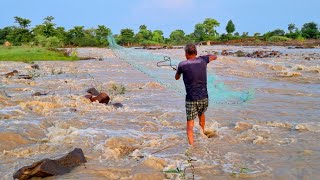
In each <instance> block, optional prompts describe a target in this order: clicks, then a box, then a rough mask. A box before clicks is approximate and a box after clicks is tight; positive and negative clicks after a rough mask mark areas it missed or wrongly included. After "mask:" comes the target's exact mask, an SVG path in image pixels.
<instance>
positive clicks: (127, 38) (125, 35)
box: [118, 28, 134, 45]
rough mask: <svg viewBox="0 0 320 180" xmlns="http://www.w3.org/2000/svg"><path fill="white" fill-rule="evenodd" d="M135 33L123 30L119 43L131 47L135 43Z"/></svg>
mask: <svg viewBox="0 0 320 180" xmlns="http://www.w3.org/2000/svg"><path fill="white" fill-rule="evenodd" d="M133 36H134V32H133V30H132V29H129V28H126V29H121V33H120V36H119V37H118V43H120V44H122V45H124V44H127V45H130V43H132V42H133Z"/></svg>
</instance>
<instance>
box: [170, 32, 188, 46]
mask: <svg viewBox="0 0 320 180" xmlns="http://www.w3.org/2000/svg"><path fill="white" fill-rule="evenodd" d="M170 42H171V43H172V44H175V45H181V44H185V43H186V38H185V33H184V31H183V30H181V29H178V30H175V31H173V32H172V33H171V34H170Z"/></svg>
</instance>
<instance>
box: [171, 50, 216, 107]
mask: <svg viewBox="0 0 320 180" xmlns="http://www.w3.org/2000/svg"><path fill="white" fill-rule="evenodd" d="M209 56H210V55H207V56H199V57H197V58H195V59H189V60H186V61H182V62H180V63H179V66H178V70H177V73H178V74H182V75H183V82H184V85H185V87H186V93H187V95H186V101H197V100H202V99H205V98H208V90H207V64H208V63H209Z"/></svg>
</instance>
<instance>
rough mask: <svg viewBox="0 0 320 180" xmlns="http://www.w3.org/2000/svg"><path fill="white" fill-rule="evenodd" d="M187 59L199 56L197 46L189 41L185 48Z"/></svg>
mask: <svg viewBox="0 0 320 180" xmlns="http://www.w3.org/2000/svg"><path fill="white" fill-rule="evenodd" d="M184 50H185V53H186V58H187V59H194V58H195V57H196V56H197V47H196V45H195V44H193V43H189V44H187V45H186V47H185V48H184Z"/></svg>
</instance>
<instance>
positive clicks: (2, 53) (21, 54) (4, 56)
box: [0, 46, 81, 62]
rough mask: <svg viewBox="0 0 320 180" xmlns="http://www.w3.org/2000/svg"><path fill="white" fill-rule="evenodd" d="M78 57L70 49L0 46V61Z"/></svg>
mask: <svg viewBox="0 0 320 180" xmlns="http://www.w3.org/2000/svg"><path fill="white" fill-rule="evenodd" d="M80 59H81V58H79V57H78V56H77V54H72V51H70V52H69V51H58V50H52V49H47V48H42V47H30V46H9V47H3V46H2V47H0V61H23V62H30V61H39V60H46V61H55V60H60V61H74V60H80Z"/></svg>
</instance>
